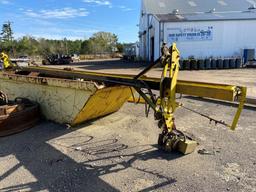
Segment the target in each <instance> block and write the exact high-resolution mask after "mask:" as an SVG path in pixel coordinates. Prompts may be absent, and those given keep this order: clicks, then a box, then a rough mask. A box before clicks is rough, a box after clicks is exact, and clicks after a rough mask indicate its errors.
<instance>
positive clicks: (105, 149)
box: [0, 122, 180, 192]
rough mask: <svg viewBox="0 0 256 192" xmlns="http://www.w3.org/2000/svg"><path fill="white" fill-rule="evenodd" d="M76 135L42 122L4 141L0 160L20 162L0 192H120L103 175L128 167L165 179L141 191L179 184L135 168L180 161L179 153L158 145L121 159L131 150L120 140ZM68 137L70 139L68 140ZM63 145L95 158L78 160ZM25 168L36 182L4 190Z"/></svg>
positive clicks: (0, 177) (2, 180)
mask: <svg viewBox="0 0 256 192" xmlns="http://www.w3.org/2000/svg"><path fill="white" fill-rule="evenodd" d="M72 132H76V131H75V130H72V131H71V130H70V129H67V127H65V126H61V125H57V124H53V123H48V122H42V123H41V124H40V125H38V126H36V127H34V128H33V129H30V130H28V131H25V132H23V133H20V134H17V135H13V136H9V137H5V138H0V143H1V145H0V160H1V158H6V157H7V156H10V155H12V156H14V157H15V158H16V159H17V160H18V162H19V163H17V164H16V165H15V166H13V167H12V168H10V169H9V170H7V171H6V172H5V173H3V174H2V175H0V191H4V192H11V191H19V190H28V189H29V190H30V191H40V190H48V191H79V192H80V191H119V190H118V189H116V188H115V187H113V186H111V185H110V184H109V183H106V182H105V181H103V180H102V179H101V178H100V176H102V175H106V174H110V173H113V172H118V171H121V170H125V169H127V168H132V169H137V170H138V171H142V172H145V173H149V174H153V175H155V176H157V177H159V178H162V179H164V182H162V183H158V184H156V185H154V186H151V187H149V188H145V189H143V190H141V191H153V190H155V189H159V188H161V187H163V186H167V185H170V184H173V183H175V182H176V180H175V179H172V178H166V177H165V176H162V175H161V174H159V173H154V172H150V171H147V170H144V169H140V168H134V167H132V166H131V165H132V163H133V162H134V161H136V160H142V161H144V160H145V161H146V160H149V159H159V158H160V159H166V160H169V161H170V160H172V159H176V158H179V157H180V155H179V154H175V153H174V154H166V153H164V152H161V151H159V150H158V149H157V148H155V146H148V147H149V149H146V150H145V149H144V150H141V151H139V152H136V153H131V154H124V155H123V157H122V159H120V153H121V152H122V151H123V150H127V149H129V147H128V146H126V145H124V144H122V143H120V141H118V140H117V139H113V140H104V141H95V140H94V138H93V137H92V136H88V135H84V134H74V135H72V134H71V136H70V133H72ZM67 134H68V135H69V136H68V137H65V135H67ZM63 136H64V137H63ZM58 138H60V139H58ZM61 139H64V140H66V142H61V141H60V140H61ZM50 140H54V142H55V144H52V143H51V142H50ZM61 143H65V146H61V147H63V148H64V149H65V151H66V152H67V153H80V154H82V155H83V156H89V157H93V158H92V160H88V159H90V158H86V159H87V160H86V161H81V162H77V161H75V160H74V159H72V158H71V157H70V156H67V155H66V154H64V153H63V152H61V151H60V150H57V148H56V147H54V146H55V145H61ZM78 146H79V148H78ZM66 152H65V153H66ZM116 157H118V159H119V162H115V161H114V163H113V161H111V162H112V163H110V164H108V163H103V164H102V165H94V166H92V164H93V163H94V162H96V161H97V162H99V161H100V162H102V161H103V162H107V161H108V160H110V159H115V158H116ZM2 162H3V161H2ZM117 164H119V165H121V168H119V169H113V167H115V166H116V165H117ZM7 165H8V162H7ZM21 167H24V168H25V169H26V170H28V171H29V172H30V173H31V174H32V175H33V177H34V178H35V179H36V181H35V182H31V183H25V184H17V185H14V186H8V185H6V183H5V185H4V186H5V187H1V185H2V184H1V183H2V182H4V181H5V179H7V178H8V177H10V176H11V175H12V174H13V173H15V172H16V171H17V170H18V169H19V168H21ZM21 176H22V175H21ZM17 183H19V182H17Z"/></svg>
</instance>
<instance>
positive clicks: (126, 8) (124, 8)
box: [117, 5, 134, 11]
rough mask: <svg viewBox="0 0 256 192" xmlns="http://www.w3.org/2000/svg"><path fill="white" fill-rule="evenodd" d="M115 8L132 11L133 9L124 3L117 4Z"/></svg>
mask: <svg viewBox="0 0 256 192" xmlns="http://www.w3.org/2000/svg"><path fill="white" fill-rule="evenodd" d="M117 8H119V9H121V10H122V11H133V10H134V9H131V8H129V7H126V6H124V5H119V6H117Z"/></svg>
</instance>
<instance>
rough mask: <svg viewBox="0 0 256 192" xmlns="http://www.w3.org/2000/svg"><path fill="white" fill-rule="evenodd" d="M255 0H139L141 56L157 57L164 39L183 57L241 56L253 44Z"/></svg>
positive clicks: (255, 44)
mask: <svg viewBox="0 0 256 192" xmlns="http://www.w3.org/2000/svg"><path fill="white" fill-rule="evenodd" d="M255 4H256V1H254V0H142V3H141V14H140V24H139V40H140V57H141V58H143V59H145V60H156V59H157V58H158V57H159V56H160V52H161V51H160V50H161V45H162V43H163V42H166V43H168V45H171V44H172V43H173V42H176V43H177V46H178V48H179V50H180V51H181V56H182V58H183V59H186V58H189V57H193V58H196V59H205V58H225V57H243V55H244V50H245V49H252V50H253V49H255V48H256V37H255V34H256V33H255V32H256V6H255Z"/></svg>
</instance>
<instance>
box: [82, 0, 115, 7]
mask: <svg viewBox="0 0 256 192" xmlns="http://www.w3.org/2000/svg"><path fill="white" fill-rule="evenodd" d="M83 2H85V3H94V4H97V5H108V6H111V2H110V1H107V0H83Z"/></svg>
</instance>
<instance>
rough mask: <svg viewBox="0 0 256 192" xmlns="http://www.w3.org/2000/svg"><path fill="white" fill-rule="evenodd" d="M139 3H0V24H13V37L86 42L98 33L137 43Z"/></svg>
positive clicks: (19, 0)
mask: <svg viewBox="0 0 256 192" xmlns="http://www.w3.org/2000/svg"><path fill="white" fill-rule="evenodd" d="M139 12H140V0H34V1H33V0H0V25H2V24H3V23H4V22H6V21H11V22H12V26H13V31H14V36H15V37H16V38H19V37H21V36H23V35H31V36H34V37H44V38H50V39H63V38H64V37H66V38H68V39H86V38H89V37H90V36H91V35H92V34H93V33H95V32H98V31H106V32H112V33H115V34H117V35H118V37H119V41H120V42H135V41H137V40H138V27H137V26H136V25H137V24H138V23H139Z"/></svg>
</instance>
